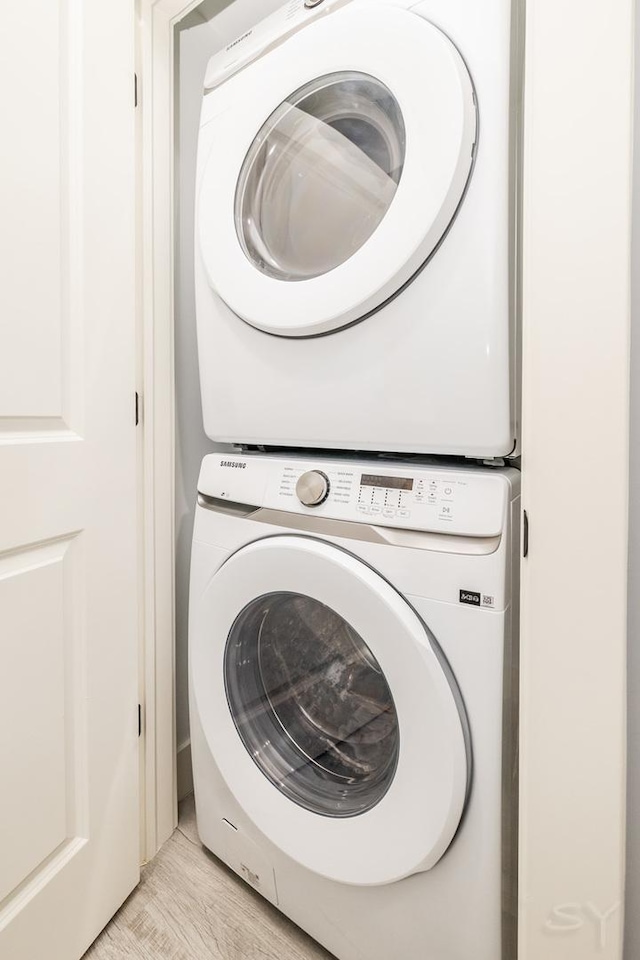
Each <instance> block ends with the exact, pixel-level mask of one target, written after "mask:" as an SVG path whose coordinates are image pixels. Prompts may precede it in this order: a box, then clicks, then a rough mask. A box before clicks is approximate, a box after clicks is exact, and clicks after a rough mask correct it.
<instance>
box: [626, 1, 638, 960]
mask: <svg viewBox="0 0 640 960" xmlns="http://www.w3.org/2000/svg"><path fill="white" fill-rule="evenodd" d="M636 61H637V62H636V83H635V96H636V101H635V158H634V171H633V176H634V191H633V240H632V248H631V267H632V270H631V449H630V460H631V466H630V469H631V477H630V481H631V482H630V491H629V493H630V496H629V525H630V528H629V534H630V537H629V652H628V657H629V659H628V696H629V721H628V722H629V767H628V777H629V780H628V784H629V786H628V820H627V896H626V924H625V952H624V957H625V960H638V957H640V818H639V816H638V809H639V805H640V603H639V600H638V596H639V594H640V68H639V65H640V17H637V20H636Z"/></svg>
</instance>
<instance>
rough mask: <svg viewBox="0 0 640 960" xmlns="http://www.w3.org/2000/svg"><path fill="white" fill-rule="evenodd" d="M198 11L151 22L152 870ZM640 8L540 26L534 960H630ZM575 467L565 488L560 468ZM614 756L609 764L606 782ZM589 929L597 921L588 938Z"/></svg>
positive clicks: (145, 153)
mask: <svg viewBox="0 0 640 960" xmlns="http://www.w3.org/2000/svg"><path fill="white" fill-rule="evenodd" d="M256 3H257V0H256ZM198 5H199V4H198V0H188V2H185V0H139V15H140V28H141V52H140V74H139V76H140V80H141V83H140V88H141V94H142V101H143V105H144V109H143V119H142V150H141V158H140V164H141V176H142V210H141V248H142V254H141V257H142V270H141V274H142V286H141V298H142V307H141V314H142V331H143V339H144V349H143V356H144V361H143V363H144V371H143V372H144V401H145V403H144V409H145V422H146V429H145V439H144V457H143V459H144V520H145V533H144V545H145V557H146V565H145V604H144V606H145V636H144V650H143V654H144V664H145V667H144V688H145V689H144V698H145V713H146V722H145V737H144V746H143V749H144V768H145V781H146V786H147V790H146V802H145V812H146V828H145V843H144V849H145V851H146V856H147V857H151V856H152V855H153V854H154V853H155V851H156V850H157V849H158V847H159V846H160V844H161V843H162V842H163V841H164V840H165V839H166V838H167V837H168V836H169V835H170V834H171V832H172V830H173V828H174V826H175V823H176V818H177V811H176V758H175V721H174V712H175V706H174V701H175V698H174V476H173V471H174V380H173V322H174V321H173V280H172V271H173V258H174V251H173V242H174V241H173V238H174V223H173V221H174V191H173V173H174V171H173V123H174V97H173V81H174V27H175V26H176V24H177V23H178V22H179V21H180V20H181V19H182V18H183V17H184V16H186V15H187V14H188V13H189V12H191V11H192V10H193V9H194V8H195V7H196V6H198ZM225 5H226V4H225V3H224V2H221V8H222V7H223V6H225ZM633 6H634V4H633V0H611V3H610V5H609V7H608V14H607V19H606V22H603V17H602V8H601V4H600V3H597V2H596V0H566V2H565V3H564V4H562V9H561V10H559V9H558V4H557V2H556V0H535V2H534V3H529V5H528V9H527V38H528V39H527V66H526V96H525V103H526V121H525V147H524V160H525V175H524V182H523V194H524V196H523V253H522V258H523V272H524V283H523V290H524V311H523V312H524V364H523V366H524V371H523V374H524V375H523V414H524V417H523V419H524V439H525V443H524V451H525V453H524V457H523V506H524V508H525V509H526V511H527V516H528V518H529V523H530V539H529V543H530V549H529V555H528V557H527V559H526V560H524V561H523V568H522V620H521V624H522V662H523V665H524V670H523V674H522V714H521V813H520V818H521V819H520V823H521V826H520V845H521V857H520V891H521V893H520V910H519V918H520V958H521V960H529V958H532V960H533V958H535V957H538V956H541V955H544V956H545V957H547V958H548V960H555V958H556V957H557V958H562V960H573V958H574V957H575V958H576V960H578V958H579V960H586V957H587V956H588V954H589V950H590V949H593V951H594V953H593V956H594V957H595V956H598V957H601V956H603V955H606V957H607V958H608V960H619V958H620V957H621V951H622V922H623V901H624V829H623V825H624V817H625V784H624V781H625V771H626V755H625V747H626V722H625V691H626V677H625V673H626V642H627V640H626V594H627V590H626V557H627V539H628V528H627V509H628V420H629V325H630V294H629V290H630V235H631V217H630V208H631V156H632V153H631V138H632V110H631V105H632V77H633V49H632V48H633V30H632V22H633ZM576 24H579V25H580V30H579V31H576ZM594 49H598V64H599V69H598V70H597V71H594V70H593V68H592V63H593V60H592V57H593V50H594ZM567 50H571V51H572V56H571V59H570V60H569V59H568V58H567V55H566V51H567ZM569 67H570V68H569ZM576 104H581V105H582V107H581V108H580V109H579V110H577V109H576ZM567 116H571V117H572V120H573V122H572V124H568V123H567V122H566V117H567ZM594 129H595V130H598V136H597V138H594V137H593V131H594ZM585 144H588V145H589V146H590V149H589V150H585V148H584V145H585ZM605 188H606V197H607V203H606V205H605V204H602V205H601V206H596V205H594V204H593V203H591V204H590V205H589V218H588V223H587V222H585V218H584V213H583V211H584V209H585V207H586V206H587V201H591V200H592V198H593V196H594V195H602V193H604V191H605ZM594 190H595V191H596V192H595V194H594ZM598 190H600V193H598ZM585 198H586V200H585ZM550 237H551V238H556V239H557V238H559V239H560V240H561V241H562V242H561V245H560V246H558V243H557V242H552V243H550V242H549V238H550ZM568 251H569V252H568ZM559 257H560V258H561V259H562V262H563V270H562V271H559V270H558V262H559ZM585 330H587V332H588V334H589V337H588V338H585V336H584V334H585ZM576 343H578V344H580V347H581V349H580V350H578V351H577V350H576V349H575V345H576ZM594 382H596V383H598V384H599V390H597V391H596V390H593V389H591V384H593V383H594ZM602 450H605V451H606V458H607V467H608V470H607V480H606V485H607V490H606V492H607V495H606V497H605V500H606V504H607V506H606V510H605V509H602V510H600V511H599V512H598V511H597V510H595V509H594V500H593V496H594V495H593V477H594V476H599V474H600V472H601V470H602V454H601V452H600V451H602ZM578 456H579V458H580V462H581V469H580V470H578V469H577V466H576V464H577V458H578ZM567 461H568V462H569V463H570V464H571V466H570V468H568V469H567V472H566V476H565V478H564V482H562V483H560V482H559V476H560V474H559V472H558V469H557V468H554V469H550V467H549V464H555V463H563V462H567ZM587 517H588V518H589V520H590V522H589V524H587V523H586V522H585V518H587ZM559 583H560V584H562V590H559V589H558V584H559ZM585 590H586V591H588V592H589V599H588V603H585V602H584V601H585ZM581 599H582V603H581V602H580V601H581ZM576 622H579V627H580V629H579V630H578V629H575V624H576ZM603 630H606V637H607V657H606V658H603V656H602V636H603ZM559 651H561V653H562V655H559ZM576 662H579V663H580V664H581V670H580V671H579V672H577V671H576V666H575V664H576ZM550 663H553V671H552V678H553V682H549V678H550V671H549V664H550ZM567 690H571V692H572V696H571V707H572V709H571V711H568V710H567V706H566V692H567ZM594 698H595V701H596V702H597V704H598V721H599V723H598V726H597V730H596V729H594V725H593V716H594V709H593V704H594ZM585 729H586V730H588V731H589V732H590V736H589V737H585V736H584V730H585ZM594 744H595V746H597V747H599V748H600V756H603V757H605V758H606V771H607V777H606V778H604V779H603V778H602V776H601V768H600V767H599V766H598V765H597V764H595V763H594V762H593V755H594V749H595V746H594ZM568 756H570V758H571V762H567V757H568ZM551 777H553V779H554V782H555V785H556V789H555V790H554V791H547V792H546V793H545V792H544V791H543V790H540V786H541V785H543V783H544V782H547V781H548V779H549V778H551ZM578 783H579V784H581V786H582V788H583V792H582V793H581V799H580V809H579V811H578V810H577V806H576V803H575V801H574V800H573V797H574V795H575V794H574V791H575V789H576V784H578ZM558 797H566V798H567V801H566V802H565V803H558ZM578 814H579V815H578ZM612 823H613V824H614V827H613V828H612ZM566 850H570V851H571V854H572V856H571V857H570V858H567V857H566V856H565V855H564V854H565V852H566ZM603 864H604V865H605V868H604V869H603ZM590 905H591V907H592V908H594V909H596V911H599V912H600V914H601V915H604V914H607V912H608V911H610V910H612V912H611V913H610V914H609V915H608V917H607V925H606V926H605V927H604V928H603V927H599V928H598V929H599V930H600V933H602V931H603V930H604V932H605V934H606V944H605V946H604V949H602V948H601V945H600V944H601V941H599V940H598V939H597V937H596V936H594V935H593V929H594V928H593V923H594V920H593V918H592V919H591V920H590V919H589V917H590V915H589V912H588V911H589V909H590ZM568 907H571V910H572V911H573V913H576V918H573V913H571V915H570V916H571V918H573V921H572V923H570V924H568V921H567V912H566V911H567V909H568ZM563 911H564V913H563ZM591 916H592V915H591ZM567 924H568V927H567ZM589 924H591V926H589ZM587 935H589V937H590V939H588V938H587ZM585 951H586V952H585Z"/></svg>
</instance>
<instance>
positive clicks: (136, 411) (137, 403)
mask: <svg viewBox="0 0 640 960" xmlns="http://www.w3.org/2000/svg"><path fill="white" fill-rule="evenodd" d="M135 418H136V427H137V426H138V424H139V423H140V394H139V393H138V391H137V390H136V400H135Z"/></svg>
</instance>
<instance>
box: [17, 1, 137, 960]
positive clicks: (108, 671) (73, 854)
mask: <svg viewBox="0 0 640 960" xmlns="http://www.w3.org/2000/svg"><path fill="white" fill-rule="evenodd" d="M133 18H134V5H133V4H132V3H131V2H130V0H110V3H109V4H86V3H83V2H82V0H34V2H33V3H29V4H20V3H14V4H5V5H4V8H3V44H2V53H0V89H1V90H2V132H3V137H2V141H3V143H2V150H1V151H0V183H1V187H0V189H1V190H2V218H1V219H0V647H1V655H2V669H1V671H0V764H1V769H2V789H1V790H0V956H1V957H3V958H6V960H41V958H42V960H44V958H46V960H76V958H78V957H80V956H81V955H82V953H83V952H84V950H85V949H86V948H87V947H88V946H89V944H90V943H91V941H92V940H93V939H94V937H95V936H96V935H97V934H98V933H99V931H100V929H101V928H102V927H103V926H104V924H105V923H106V922H107V921H108V919H109V918H110V916H111V915H112V914H113V913H114V911H115V910H116V909H117V907H118V906H119V905H120V903H121V902H122V901H123V900H124V898H125V897H126V896H127V894H128V893H129V892H130V890H131V889H132V888H133V887H134V885H135V884H136V882H137V879H138V849H139V848H138V843H139V841H138V783H137V736H138V729H137V699H138V698H137V657H138V650H137V637H136V577H137V562H136V513H135V510H136V485H135V455H136V453H135V426H134V389H135V383H134V375H135V370H134V359H135V313H134V307H135V286H134V284H135V278H134V255H135V246H134V243H135V236H134V226H135V223H134V153H133V148H134V105H133V38H134V20H133Z"/></svg>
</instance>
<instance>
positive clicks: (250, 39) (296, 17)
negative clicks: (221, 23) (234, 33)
mask: <svg viewBox="0 0 640 960" xmlns="http://www.w3.org/2000/svg"><path fill="white" fill-rule="evenodd" d="M354 2H358V0H315V2H314V0H289V2H288V3H286V4H285V5H284V6H283V7H280V9H278V10H276V12H275V13H272V14H271V16H269V17H266V18H265V19H264V20H261V21H260V22H259V23H257V24H256V25H255V27H252V28H251V29H250V30H247V31H245V33H243V34H241V35H240V36H239V37H236V39H235V40H232V41H231V43H229V44H228V45H227V46H226V47H225V48H224V50H221V51H220V52H219V53H217V54H216V55H215V56H214V57H212V58H211V60H210V61H209V65H208V67H207V72H206V74H205V78H204V87H205V91H209V90H213V89H214V88H215V87H218V86H220V84H221V83H224V81H225V80H228V79H229V77H231V76H233V75H234V74H235V73H237V72H238V71H239V70H242V69H243V68H244V67H246V66H247V65H248V64H249V63H251V62H252V61H253V60H255V59H256V57H259V56H262V55H263V54H265V53H267V52H268V51H269V50H270V49H272V48H273V47H274V46H277V45H279V44H280V43H282V42H283V41H285V40H286V39H287V38H288V37H290V36H292V35H293V34H294V33H297V31H298V30H300V29H301V28H302V27H304V26H306V25H307V24H308V23H309V22H310V21H312V20H316V19H318V18H319V17H324V16H326V15H327V14H329V13H332V12H333V11H334V10H336V9H338V8H339V7H345V6H348V5H349V4H351V3H354ZM367 2H368V3H371V2H372V0H367ZM379 2H385V3H387V4H388V5H391V6H396V7H405V8H409V7H410V6H412V5H413V4H415V3H416V0H379Z"/></svg>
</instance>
